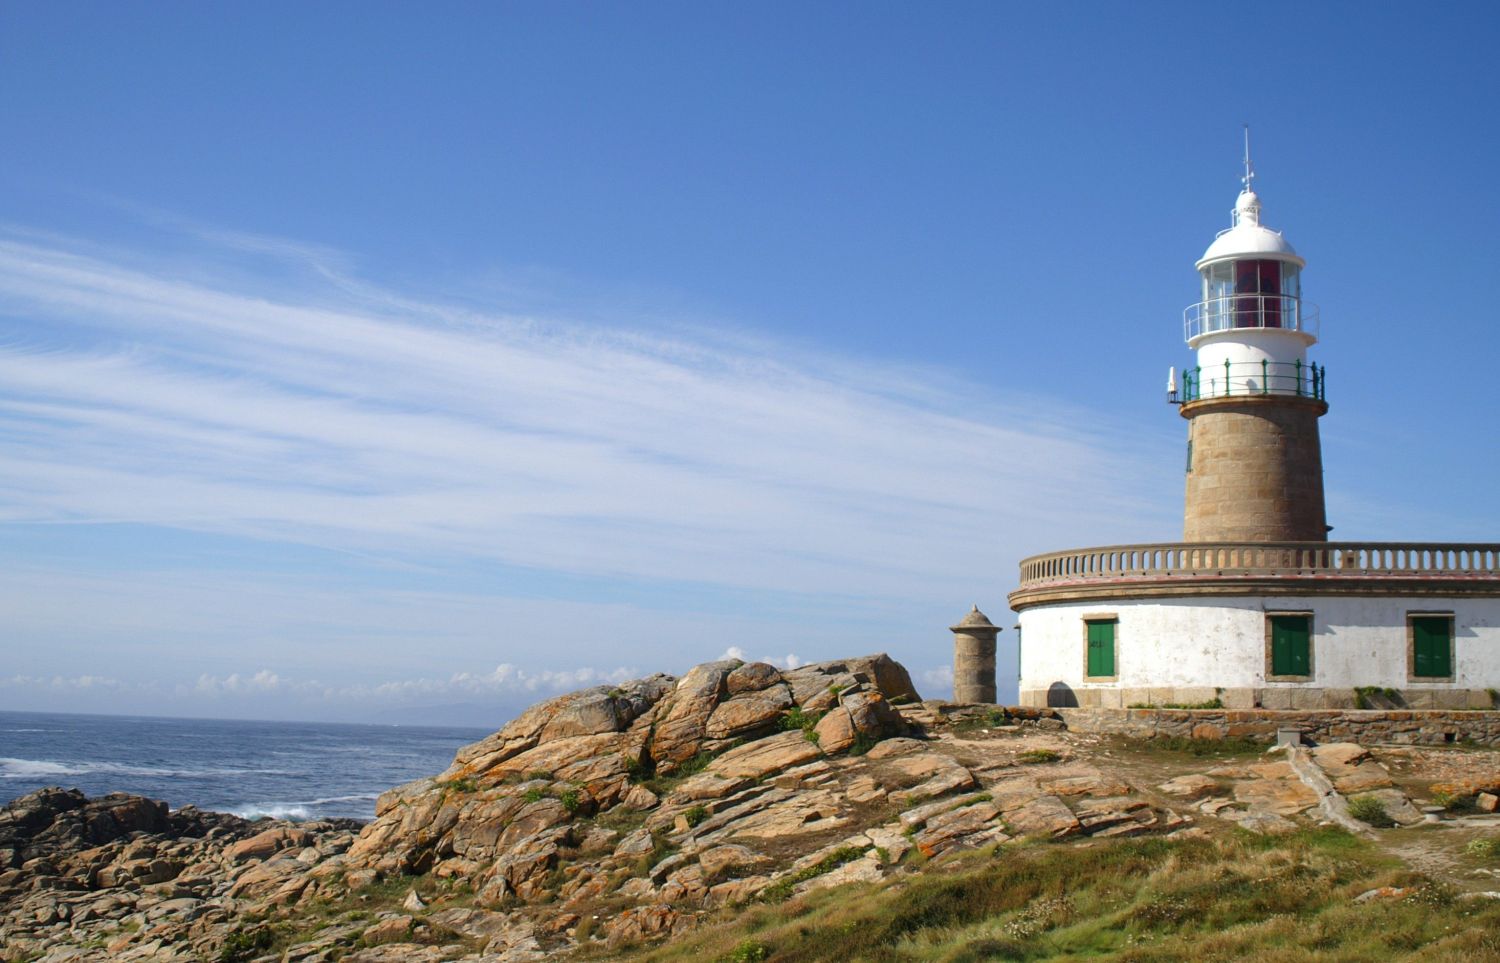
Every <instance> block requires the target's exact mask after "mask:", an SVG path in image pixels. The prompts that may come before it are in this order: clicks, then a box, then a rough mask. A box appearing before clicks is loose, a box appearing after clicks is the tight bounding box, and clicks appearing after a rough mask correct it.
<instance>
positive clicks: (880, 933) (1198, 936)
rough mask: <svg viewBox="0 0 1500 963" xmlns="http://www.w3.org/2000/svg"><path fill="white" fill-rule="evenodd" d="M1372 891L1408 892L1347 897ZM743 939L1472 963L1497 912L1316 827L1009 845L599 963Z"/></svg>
mask: <svg viewBox="0 0 1500 963" xmlns="http://www.w3.org/2000/svg"><path fill="white" fill-rule="evenodd" d="M794 885H795V884H794ZM1384 886H1393V887H1403V888H1405V889H1407V893H1406V895H1404V896H1403V897H1401V898H1396V899H1377V900H1371V901H1368V902H1365V903H1356V902H1354V898H1355V897H1356V896H1358V895H1359V894H1361V893H1364V892H1366V891H1368V890H1371V889H1376V888H1379V887H1384ZM790 888H791V887H788V891H789V890H790ZM749 944H754V945H756V946H763V947H765V948H766V951H767V953H766V955H765V956H763V957H761V958H762V959H766V960H769V961H774V963H795V961H807V963H811V961H818V960H849V961H855V960H858V961H871V963H898V961H900V963H905V961H945V963H958V961H969V960H974V961H977V960H1005V959H1010V960H1055V961H1063V960H1069V961H1076V960H1085V959H1088V960H1112V961H1120V963H1126V961H1129V963H1167V961H1187V960H1240V959H1258V960H1264V961H1266V963H1301V961H1306V963H1314V961H1326V963H1333V961H1346V963H1356V961H1366V960H1382V961H1384V960H1420V961H1430V963H1437V961H1451V960H1457V959H1463V960H1472V961H1478V960H1496V959H1500V905H1497V904H1496V903H1494V902H1492V901H1487V900H1461V899H1457V898H1456V897H1455V894H1454V893H1453V892H1451V891H1450V890H1448V889H1447V888H1445V887H1443V886H1441V885H1437V884H1434V883H1433V882H1431V881H1430V880H1427V879H1425V878H1424V877H1422V876H1420V875H1418V874H1416V873H1412V872H1410V871H1406V870H1403V869H1399V868H1393V865H1392V863H1391V861H1390V859H1389V857H1386V856H1384V855H1382V854H1381V853H1379V851H1378V850H1376V849H1375V848H1374V847H1373V846H1372V845H1371V844H1369V843H1367V842H1365V841H1363V840H1360V839H1358V838H1356V837H1354V836H1351V835H1349V834H1347V833H1344V832H1342V831H1339V830H1333V829H1327V828H1324V829H1316V830H1306V831H1302V832H1299V833H1294V834H1292V835H1289V836H1284V837H1277V838H1272V837H1262V836H1254V835H1252V834H1249V833H1233V834H1226V835H1224V836H1221V837H1216V838H1210V839H1185V840H1166V839H1160V838H1150V839H1127V840H1113V841H1109V842H1103V841H1096V842H1095V843H1094V844H1092V845H1090V846H1087V847H1080V846H1076V845H1068V844H1035V845H1023V846H1015V845H1006V846H1002V847H1000V849H999V850H998V851H997V853H996V855H994V856H987V855H986V854H984V853H968V854H964V855H963V856H960V857H958V858H953V859H943V860H937V861H933V862H931V863H929V864H928V866H927V868H926V869H925V871H924V872H922V873H920V874H917V875H913V876H908V877H902V878H898V879H896V880H893V881H887V882H886V883H883V884H852V885H850V886H846V887H835V888H831V889H827V890H819V891H815V892H812V893H809V894H807V895H805V896H803V897H799V898H796V899H792V900H789V901H787V902H784V903H779V904H774V903H773V904H771V905H759V906H752V907H749V908H747V909H742V910H726V911H722V912H721V913H720V914H719V916H718V917H717V918H711V919H710V920H708V921H707V922H706V923H705V924H704V925H703V926H702V927H700V928H699V929H698V930H696V931H694V932H692V933H690V934H687V935H684V936H680V937H678V938H676V939H674V940H673V941H671V942H670V943H668V944H665V945H662V946H658V947H644V948H641V947H637V948H634V949H633V950H632V949H630V948H616V949H615V950H613V951H612V954H611V956H610V958H611V959H622V960H634V961H642V963H644V961H651V963H681V961H688V960H693V961H696V960H732V959H735V958H736V957H734V956H733V955H732V954H734V953H735V952H737V950H738V948H739V947H742V946H746V945H749ZM750 958H752V959H754V958H755V957H750Z"/></svg>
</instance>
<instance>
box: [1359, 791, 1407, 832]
mask: <svg viewBox="0 0 1500 963" xmlns="http://www.w3.org/2000/svg"><path fill="white" fill-rule="evenodd" d="M1349 815H1351V816H1353V817H1354V818H1355V819H1358V820H1359V821H1360V822H1362V823H1364V824H1366V825H1367V826H1374V827H1375V828H1376V829H1389V828H1390V827H1392V826H1394V825H1396V821H1395V820H1394V819H1392V818H1391V814H1390V813H1388V812H1386V811H1385V803H1383V802H1381V801H1380V800H1379V799H1377V798H1375V797H1374V796H1355V797H1354V798H1353V799H1351V800H1349Z"/></svg>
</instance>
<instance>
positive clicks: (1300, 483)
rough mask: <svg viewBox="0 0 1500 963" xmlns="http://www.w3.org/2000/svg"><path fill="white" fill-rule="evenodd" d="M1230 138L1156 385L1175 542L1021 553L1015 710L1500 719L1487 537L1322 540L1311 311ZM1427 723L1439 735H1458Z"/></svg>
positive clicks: (964, 646)
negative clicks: (1171, 453) (1220, 196)
mask: <svg viewBox="0 0 1500 963" xmlns="http://www.w3.org/2000/svg"><path fill="white" fill-rule="evenodd" d="M1245 146H1246V149H1245V177H1244V185H1245V186H1244V190H1243V191H1241V192H1240V195H1239V198H1238V200H1237V201H1236V202H1235V205H1234V215H1233V217H1234V219H1233V221H1232V223H1231V226H1230V227H1229V228H1228V229H1226V230H1224V231H1221V232H1220V233H1219V235H1218V237H1217V238H1215V239H1214V242H1213V243H1212V244H1210V245H1209V247H1208V250H1207V251H1206V252H1205V253H1204V255H1203V257H1201V258H1200V259H1199V260H1198V262H1197V267H1198V273H1199V275H1200V282H1201V284H1202V293H1201V294H1200V295H1199V298H1198V301H1197V302H1196V303H1194V304H1193V305H1191V306H1190V307H1189V308H1188V309H1187V311H1186V312H1184V315H1185V321H1186V331H1185V334H1186V336H1187V343H1188V346H1189V347H1190V348H1191V349H1192V350H1194V351H1195V352H1196V353H1197V358H1196V360H1195V363H1194V364H1193V365H1192V366H1191V367H1189V368H1187V369H1186V370H1184V371H1182V372H1181V373H1180V375H1181V376H1180V378H1179V377H1178V373H1177V372H1175V371H1174V372H1173V374H1172V375H1169V376H1168V386H1167V390H1168V391H1169V392H1170V393H1171V395H1172V400H1173V401H1174V402H1177V403H1178V404H1180V405H1181V408H1180V411H1181V414H1182V416H1183V417H1184V418H1186V419H1187V420H1188V463H1187V497H1186V504H1185V510H1184V516H1185V525H1184V526H1183V528H1184V538H1183V540H1182V541H1181V542H1146V543H1140V544H1134V545H1121V544H1105V545H1099V546H1096V547H1093V548H1072V549H1065V550H1063V551H1057V552H1046V553H1044V554H1041V555H1033V556H1031V557H1029V558H1026V559H1023V560H1022V561H1021V581H1020V585H1019V586H1018V587H1017V588H1016V590H1015V591H1014V592H1011V593H1010V596H1009V601H1010V607H1011V608H1012V609H1014V610H1015V611H1016V613H1017V615H1018V616H1019V623H1020V624H1019V625H1017V626H1016V644H1017V647H1018V648H1019V649H1020V660H1019V661H1020V663H1021V666H1020V668H1021V673H1020V674H1021V678H1020V684H1019V690H1020V699H1021V703H1022V705H1030V706H1053V707H1058V708H1066V707H1091V708H1098V709H1120V710H1125V709H1131V708H1133V707H1139V706H1147V707H1150V706H1156V707H1160V708H1172V707H1174V706H1187V707H1192V706H1200V707H1203V708H1205V709H1211V708H1218V707H1222V708H1223V709H1232V710H1241V709H1244V710H1249V709H1268V710H1307V709H1352V708H1356V707H1363V703H1364V699H1365V696H1364V695H1363V694H1362V693H1363V692H1364V691H1365V690H1366V689H1369V688H1378V689H1380V690H1381V691H1382V693H1390V695H1388V696H1386V698H1390V699H1391V700H1392V701H1394V702H1395V704H1397V705H1401V706H1404V707H1407V708H1411V709H1444V710H1447V709H1459V708H1468V709H1481V708H1482V709H1488V708H1496V709H1500V543H1495V542H1410V541H1408V542H1354V541H1337V542H1331V541H1328V534H1327V533H1328V529H1327V527H1326V524H1325V519H1324V507H1323V465H1322V454H1321V451H1320V448H1319V444H1318V419H1319V418H1321V417H1322V416H1323V414H1324V412H1326V411H1327V410H1328V406H1327V404H1326V403H1325V395H1324V391H1323V387H1324V380H1325V379H1324V377H1323V368H1322V366H1321V365H1318V364H1317V363H1315V362H1314V361H1313V360H1311V359H1310V358H1308V351H1309V349H1310V348H1312V346H1313V345H1315V344H1317V342H1318V326H1317V312H1316V310H1315V309H1314V308H1313V307H1312V306H1311V305H1310V304H1308V303H1306V302H1305V301H1303V300H1302V285H1301V278H1302V268H1303V267H1304V262H1303V260H1302V258H1300V257H1298V256H1297V252H1296V251H1295V250H1293V249H1292V246H1291V245H1290V244H1288V243H1287V241H1286V238H1284V237H1282V236H1281V235H1280V234H1279V233H1278V232H1276V231H1273V230H1271V229H1270V228H1268V227H1266V225H1265V223H1264V221H1263V217H1262V212H1261V203H1260V198H1259V197H1258V196H1257V195H1256V193H1255V190H1254V187H1253V179H1254V171H1252V170H1251V168H1250V150H1249V139H1248V134H1247V135H1246V145H1245ZM1351 240H1352V241H1354V242H1357V241H1358V239H1351ZM1390 283H1402V282H1401V280H1400V279H1393V280H1391V282H1390ZM976 615H977V613H971V616H976ZM975 621H976V619H974V618H965V619H964V620H963V621H962V622H960V623H959V624H958V625H956V626H954V627H953V633H954V636H955V637H956V641H957V644H956V645H955V660H954V683H955V685H954V689H955V693H957V692H958V691H960V685H959V683H960V681H962V682H963V686H962V691H963V692H964V693H965V694H966V695H967V694H969V693H976V694H975V695H972V696H970V697H971V698H977V693H978V692H981V691H983V690H982V686H983V685H984V684H986V683H988V684H989V685H993V684H994V675H993V672H994V670H993V665H994V663H993V661H989V662H988V663H987V664H988V666H989V667H990V668H989V670H988V671H989V673H990V674H989V675H988V677H987V678H986V677H985V676H984V670H985V668H986V661H985V660H986V658H989V657H991V656H992V655H993V652H994V649H993V647H992V646H993V642H990V641H988V640H987V639H986V637H985V636H984V635H982V634H979V633H978V632H977V631H976V630H982V629H984V627H985V626H984V625H976V624H974V622H975ZM988 624H989V623H988V620H986V621H985V625H988ZM976 676H977V678H976ZM990 691H993V690H990ZM1421 725H1422V726H1423V727H1424V728H1423V732H1424V733H1428V732H1436V729H1433V728H1428V726H1429V723H1426V722H1424V723H1421ZM1441 725H1443V726H1450V725H1451V727H1450V728H1447V729H1444V730H1443V732H1442V733H1440V734H1439V736H1440V737H1441V738H1444V739H1446V740H1449V741H1452V740H1453V739H1455V738H1457V737H1458V735H1459V734H1460V733H1461V732H1463V731H1466V729H1467V727H1468V726H1469V723H1467V722H1454V721H1453V720H1448V721H1445V722H1443V723H1441ZM1423 738H1426V737H1425V736H1424V737H1423Z"/></svg>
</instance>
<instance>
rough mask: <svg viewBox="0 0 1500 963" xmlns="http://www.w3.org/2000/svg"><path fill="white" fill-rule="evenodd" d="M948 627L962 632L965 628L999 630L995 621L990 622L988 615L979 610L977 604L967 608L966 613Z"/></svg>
mask: <svg viewBox="0 0 1500 963" xmlns="http://www.w3.org/2000/svg"><path fill="white" fill-rule="evenodd" d="M948 628H949V629H950V630H951V631H954V632H962V631H964V630H965V629H995V630H996V631H999V629H998V628H996V626H995V623H993V622H991V621H990V620H989V617H988V616H986V615H985V614H984V613H983V612H981V611H979V606H977V605H976V606H974V607H973V608H971V609H969V612H968V614H967V615H965V616H964V617H963V618H961V619H959V620H958V624H957V625H950V626H949V627H948Z"/></svg>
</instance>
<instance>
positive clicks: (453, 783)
mask: <svg viewBox="0 0 1500 963" xmlns="http://www.w3.org/2000/svg"><path fill="white" fill-rule="evenodd" d="M443 788H444V789H446V790H448V791H449V792H478V791H479V780H478V779H475V778H474V777H473V776H463V777H461V778H458V779H450V780H448V781H447V782H445V783H443Z"/></svg>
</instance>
